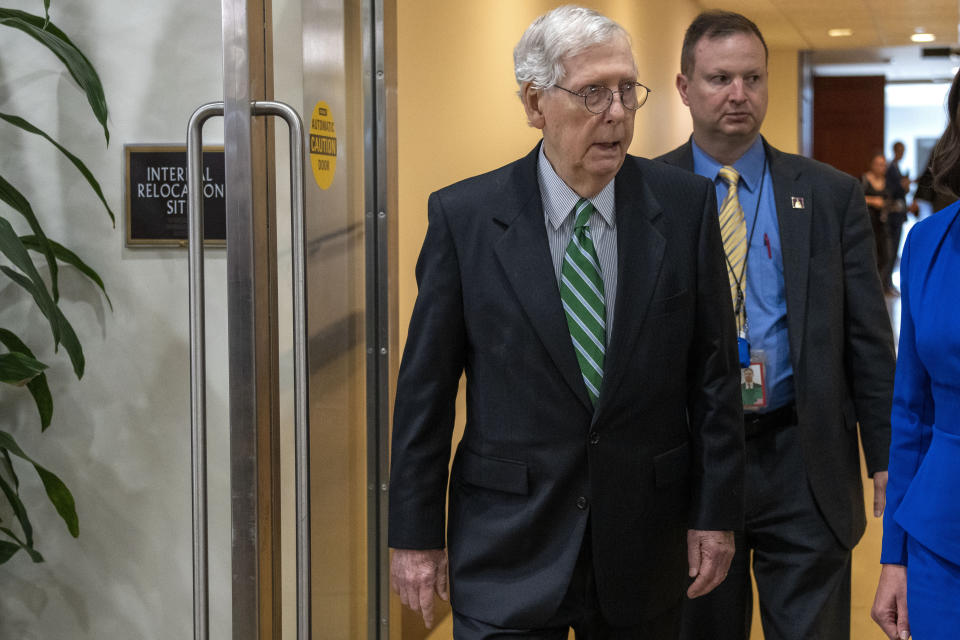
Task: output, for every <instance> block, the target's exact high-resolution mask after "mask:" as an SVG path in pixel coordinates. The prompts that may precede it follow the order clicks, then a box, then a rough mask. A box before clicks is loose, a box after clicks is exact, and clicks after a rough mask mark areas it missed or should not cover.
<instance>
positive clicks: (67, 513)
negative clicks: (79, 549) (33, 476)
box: [34, 464, 80, 538]
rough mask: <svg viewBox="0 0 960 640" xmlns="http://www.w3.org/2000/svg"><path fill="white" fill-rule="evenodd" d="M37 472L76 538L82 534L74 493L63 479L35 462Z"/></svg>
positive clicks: (49, 496)
mask: <svg viewBox="0 0 960 640" xmlns="http://www.w3.org/2000/svg"><path fill="white" fill-rule="evenodd" d="M34 467H36V469H37V473H38V474H39V475H40V481H41V482H43V488H44V489H46V490H47V497H48V498H50V502H52V503H53V506H54V507H55V508H56V510H57V513H59V514H60V517H61V518H63V521H64V522H65V523H66V524H67V530H68V531H70V535H72V536H73V537H74V538H76V537H77V536H79V535H80V521H79V519H78V518H77V505H76V503H75V502H74V500H73V494H72V493H70V489H67V485H65V484H64V483H63V480H61V479H60V478H58V477H57V476H56V475H54V474H53V473H52V472H51V471H48V470H47V469H44V468H43V467H41V466H40V465H37V464H35V465H34Z"/></svg>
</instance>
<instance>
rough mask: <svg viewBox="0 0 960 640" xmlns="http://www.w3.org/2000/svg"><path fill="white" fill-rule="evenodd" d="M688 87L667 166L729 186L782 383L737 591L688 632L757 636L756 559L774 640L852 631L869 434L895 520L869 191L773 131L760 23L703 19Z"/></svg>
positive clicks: (766, 433) (769, 420)
mask: <svg viewBox="0 0 960 640" xmlns="http://www.w3.org/2000/svg"><path fill="white" fill-rule="evenodd" d="M677 89H678V90H679V92H680V97H681V98H682V100H683V102H684V104H686V105H687V106H688V107H689V108H690V114H691V116H692V117H693V136H692V139H691V140H689V141H688V142H687V143H686V144H684V145H682V146H681V147H679V148H678V149H676V150H674V151H672V152H670V153H669V154H667V155H665V156H663V157H662V158H660V159H661V160H663V161H665V162H667V163H669V164H672V165H676V166H679V167H682V168H684V169H688V170H690V171H694V172H696V173H698V174H700V175H702V176H705V177H707V178H710V179H711V180H714V183H715V185H716V190H717V193H718V195H719V196H720V198H721V205H720V225H721V233H722V235H723V238H724V247H725V252H726V254H727V266H728V282H729V285H730V292H731V299H732V300H733V301H734V302H735V317H736V321H737V325H738V330H739V336H740V343H741V344H740V346H741V351H742V357H743V360H744V361H745V362H746V363H748V364H749V363H757V362H763V363H764V364H765V366H764V371H765V375H764V385H765V387H766V389H765V391H766V393H765V394H764V396H765V397H766V406H765V407H763V408H762V409H761V410H759V411H747V412H745V415H744V423H745V432H746V445H747V448H746V453H747V459H746V460H747V472H746V483H745V486H746V489H745V492H746V514H747V516H746V530H745V532H744V533H743V534H738V536H737V553H736V557H735V558H734V561H733V564H732V566H731V569H730V575H729V577H728V578H727V580H726V581H725V582H724V584H722V585H721V586H720V588H718V589H717V590H716V591H714V592H713V593H711V594H710V595H709V596H706V597H705V598H701V599H699V600H697V601H691V602H688V603H686V605H685V610H684V615H683V627H684V629H683V638H685V639H691V638H704V639H707V638H709V639H710V640H726V639H731V640H733V639H737V640H745V639H746V638H748V637H749V635H750V617H751V616H750V609H751V605H752V599H751V589H750V568H749V567H748V562H749V559H750V552H751V551H752V552H753V574H754V577H755V578H756V581H757V589H758V591H759V595H760V614H761V620H762V623H763V631H764V637H765V638H767V640H774V639H777V640H780V639H786V638H794V639H796V640H809V639H811V638H818V639H820V640H824V639H840V638H849V635H850V632H849V627H850V559H851V549H852V548H853V546H854V545H855V544H856V543H857V541H858V540H859V539H860V536H861V535H862V534H863V531H864V528H865V526H866V519H865V517H864V500H863V489H862V484H861V478H860V461H859V451H858V446H857V425H858V423H859V426H860V440H861V441H862V443H863V451H864V457H865V458H866V464H867V470H868V472H869V473H870V475H871V476H873V480H874V509H873V510H874V515H876V516H878V517H879V516H880V514H881V512H882V511H883V506H884V492H885V487H886V478H887V473H886V468H887V452H888V447H889V443H890V405H891V392H892V387H893V369H894V355H893V341H892V336H891V331H890V323H889V320H888V319H887V314H886V308H885V306H884V301H883V292H882V289H881V286H880V279H879V278H878V276H877V271H876V268H875V266H874V265H875V264H876V258H875V255H874V241H873V234H872V232H871V228H870V220H869V218H868V216H867V211H866V208H865V204H864V196H863V192H862V190H861V189H860V186H859V184H858V183H857V181H856V180H854V179H853V178H851V177H849V176H847V175H845V174H842V173H840V172H839V171H836V170H834V169H832V168H831V167H829V166H827V165H824V164H821V163H819V162H815V161H813V160H809V159H807V158H803V157H800V156H796V155H792V154H787V153H782V152H780V151H777V150H776V149H774V148H773V147H771V146H770V145H769V144H767V143H766V141H765V140H764V139H763V138H762V137H761V136H760V135H759V131H760V125H761V123H762V122H763V117H764V115H765V113H766V107H767V49H766V44H765V43H764V41H763V36H762V35H761V34H760V31H759V30H758V29H757V27H756V25H755V24H754V23H753V22H751V21H750V20H748V19H747V18H745V17H743V16H741V15H739V14H735V13H729V12H725V11H709V12H705V13H703V14H701V15H700V16H698V17H697V18H696V19H695V20H694V21H693V23H691V25H690V27H689V28H688V30H687V33H686V37H685V39H684V42H683V50H682V54H681V72H680V74H679V75H678V76H677Z"/></svg>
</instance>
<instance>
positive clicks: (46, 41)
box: [0, 0, 116, 564]
mask: <svg viewBox="0 0 960 640" xmlns="http://www.w3.org/2000/svg"><path fill="white" fill-rule="evenodd" d="M43 5H44V14H43V15H34V14H31V13H27V12H24V11H18V10H15V9H6V8H3V7H0V28H2V30H3V31H6V32H7V33H9V32H10V30H11V29H12V30H15V31H19V32H20V37H14V36H12V35H11V36H7V37H5V38H4V39H3V40H2V41H0V42H2V43H3V45H2V46H0V50H2V47H3V46H11V47H12V46H20V45H21V44H22V42H23V40H24V37H25V36H26V37H29V38H32V39H33V40H34V41H36V43H37V44H39V45H41V46H43V47H46V48H47V49H49V50H50V51H51V52H52V53H53V54H54V55H55V56H56V57H57V58H58V59H59V60H60V61H61V62H62V63H63V65H64V67H65V68H66V69H67V71H68V72H69V74H70V76H71V77H72V78H73V80H74V81H75V82H76V84H77V85H78V87H79V89H80V90H81V91H83V92H84V93H85V94H86V97H87V101H88V102H89V103H90V108H91V111H92V113H93V116H94V117H95V118H96V120H97V122H98V123H99V124H100V126H101V127H102V128H103V134H104V137H105V138H106V142H107V144H109V142H110V133H109V130H108V128H107V104H106V100H105V98H104V93H103V87H102V85H101V83H100V79H99V77H98V76H97V73H96V71H95V70H94V68H93V66H92V65H91V64H90V61H89V60H88V59H87V58H86V56H84V54H83V53H82V52H81V51H80V50H79V49H78V48H77V47H76V46H75V45H74V44H73V43H72V42H71V41H70V38H68V37H67V35H66V34H65V33H64V32H63V31H61V30H60V29H58V28H57V27H56V26H55V25H54V24H53V23H52V22H51V21H50V14H49V10H50V0H44V2H43ZM3 129H8V130H9V131H15V132H17V133H18V134H19V132H26V133H28V134H30V136H27V137H28V138H31V139H35V140H36V143H37V144H51V145H53V146H54V147H55V148H56V149H57V150H59V151H60V153H62V154H63V155H64V156H65V157H66V158H68V159H69V160H70V162H71V163H72V164H73V165H74V167H76V169H77V170H78V171H79V172H80V173H81V174H82V175H83V176H84V178H85V179H86V181H87V183H88V184H89V185H90V188H91V189H92V190H93V192H94V194H95V195H96V197H97V198H98V199H99V200H100V202H101V204H102V206H103V207H104V208H105V209H106V212H107V214H108V215H109V216H110V219H111V221H113V224H114V226H116V221H115V218H114V215H113V211H111V209H110V206H109V205H108V204H107V201H106V199H105V198H104V195H103V192H102V191H101V189H100V185H99V183H98V182H97V180H96V179H95V178H94V176H93V174H92V173H91V172H90V170H89V169H88V168H87V166H86V165H85V164H84V163H83V162H82V161H81V160H80V159H79V158H78V157H77V156H75V155H74V154H73V153H71V152H70V151H68V150H67V149H66V148H65V147H63V146H62V145H61V144H60V143H58V142H57V141H56V140H55V139H54V138H53V137H51V136H50V135H48V134H47V133H46V132H45V131H44V130H43V129H41V128H40V127H39V126H37V125H35V124H34V123H32V122H30V121H29V120H27V119H26V118H24V117H22V116H21V115H18V114H14V113H5V112H3V111H0V136H2V135H3V134H4V132H3ZM17 130H19V131H17ZM35 189H36V185H29V184H19V185H14V184H12V183H11V182H10V181H8V180H7V179H6V177H5V176H3V174H2V172H0V285H9V284H10V282H12V283H13V284H14V285H16V287H14V289H16V290H17V291H18V292H19V294H22V295H23V296H24V297H26V298H30V299H32V300H33V306H32V309H33V312H31V313H28V314H23V313H18V314H17V315H16V316H14V314H12V313H11V312H10V309H9V305H8V307H7V309H6V310H5V309H0V383H2V384H3V385H5V386H7V387H6V388H7V391H4V393H16V392H20V391H19V390H12V391H11V390H10V389H9V386H10V385H12V386H13V387H22V388H23V391H22V392H23V393H29V394H30V395H31V396H32V397H33V400H34V403H35V404H36V408H37V413H38V415H39V420H38V423H39V427H40V429H41V430H44V431H45V430H46V429H47V427H49V426H50V424H51V420H52V417H53V398H52V396H51V393H50V388H49V386H48V384H47V376H46V374H45V373H44V370H45V369H47V368H48V367H47V365H46V364H44V363H43V362H42V361H41V360H40V359H38V357H37V356H36V355H35V354H34V351H33V350H32V349H31V348H30V347H29V346H28V345H27V344H26V341H25V340H23V339H21V337H20V335H21V334H23V333H24V331H23V329H24V328H25V327H27V326H29V325H31V324H32V323H35V322H37V321H38V320H40V319H41V318H42V319H43V320H44V321H45V323H46V324H47V325H49V328H50V333H49V337H48V339H47V340H46V341H45V343H44V344H42V345H36V344H35V345H33V347H34V349H37V350H38V351H40V350H41V348H42V349H43V351H40V352H41V353H46V352H48V351H49V347H50V346H51V343H52V347H53V351H54V352H57V351H59V348H60V347H61V346H62V347H63V350H64V351H65V352H66V353H67V356H68V357H69V359H70V362H71V365H72V368H73V372H74V373H75V375H76V376H77V378H78V379H79V378H80V377H82V376H83V370H84V364H85V363H84V356H83V348H82V347H81V345H80V341H79V339H78V338H77V334H76V332H75V331H74V329H73V327H72V326H71V324H70V322H69V320H68V319H67V317H66V316H65V315H64V313H63V311H62V310H61V308H60V304H59V301H60V292H59V287H58V274H59V269H60V266H61V265H67V266H68V267H70V268H75V269H77V270H78V271H79V272H80V273H82V274H83V275H84V276H85V277H86V278H87V279H89V281H90V282H92V283H93V284H94V285H95V286H97V287H99V289H100V290H101V291H102V292H103V295H104V296H105V297H106V300H107V303H108V304H110V298H109V297H107V294H106V290H105V288H104V285H103V281H102V280H101V278H100V276H99V275H98V274H97V273H96V272H95V271H94V270H93V269H91V268H90V267H89V266H88V265H87V264H86V263H85V262H84V261H83V260H82V259H81V258H80V257H79V256H77V255H76V254H75V253H74V252H72V251H71V250H70V249H68V248H67V247H66V246H64V245H63V244H61V243H60V242H58V241H56V240H55V239H53V238H50V237H49V236H48V235H47V234H46V233H44V230H43V226H42V225H41V224H40V217H39V216H38V215H37V213H36V212H35V211H34V209H33V207H32V206H31V204H30V201H29V198H28V196H29V194H30V193H31V191H32V190H35ZM11 220H17V224H18V226H20V227H21V228H23V227H29V230H30V233H27V234H18V233H17V231H16V228H15V226H14V224H12V223H11ZM19 294H18V295H19ZM111 307H112V305H111ZM12 413H13V412H9V411H7V412H4V411H0V493H2V497H0V505H2V504H3V502H4V501H6V503H7V504H8V506H9V509H8V510H7V509H0V513H3V512H4V511H8V512H10V513H12V514H13V518H14V520H15V522H4V521H3V520H0V564H2V563H4V562H6V561H8V560H9V559H10V558H11V557H13V556H14V555H15V554H16V553H17V552H18V551H20V550H21V549H22V550H24V551H25V552H26V553H27V554H28V555H29V556H30V558H32V559H33V561H34V562H42V561H43V556H42V555H41V554H40V553H39V551H37V548H36V545H35V536H34V530H33V526H32V525H31V523H30V518H29V515H28V510H27V506H28V505H26V504H25V503H24V502H23V500H22V499H21V494H20V476H19V474H18V471H19V472H22V471H23V469H29V468H30V467H31V466H32V467H33V469H34V470H35V471H36V473H37V475H38V476H39V480H40V482H41V483H42V484H43V487H44V489H45V491H46V495H47V496H48V497H49V499H50V502H51V503H52V504H53V506H54V507H55V508H56V510H57V513H58V514H60V517H61V518H62V519H63V521H64V523H65V524H66V526H67V529H68V530H69V532H70V534H71V535H73V536H74V537H76V536H77V535H79V520H78V518H77V512H76V506H75V504H74V500H73V496H72V494H71V493H70V490H69V489H68V488H67V486H66V485H65V484H64V483H63V481H62V480H60V478H59V477H57V475H56V474H54V473H53V472H52V471H50V470H49V469H47V468H45V467H44V466H43V465H42V464H40V462H38V461H37V460H36V459H35V458H34V457H32V456H31V455H29V454H28V453H27V452H26V451H24V450H23V449H22V448H21V447H20V446H19V445H18V444H17V441H16V439H15V437H14V432H15V431H16V429H18V428H21V429H22V428H34V426H33V425H28V424H12V420H13V418H12V416H11V414H12Z"/></svg>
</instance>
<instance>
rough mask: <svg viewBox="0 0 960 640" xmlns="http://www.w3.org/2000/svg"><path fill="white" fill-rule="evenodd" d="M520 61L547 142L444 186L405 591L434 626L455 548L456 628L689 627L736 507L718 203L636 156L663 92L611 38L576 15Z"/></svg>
mask: <svg viewBox="0 0 960 640" xmlns="http://www.w3.org/2000/svg"><path fill="white" fill-rule="evenodd" d="M514 59H515V63H516V65H515V66H516V76H517V81H518V84H519V86H520V92H519V93H520V97H521V99H522V102H523V106H524V108H525V111H526V117H527V120H528V122H529V124H530V125H531V126H533V127H536V128H537V129H540V130H541V131H542V132H543V141H542V142H541V143H540V144H538V145H537V147H536V148H534V149H533V150H532V151H531V152H530V153H529V154H528V155H527V156H526V157H525V158H522V159H520V160H517V161H516V162H513V163H511V164H509V165H507V166H505V167H502V168H500V169H497V170H495V171H492V172H490V173H487V174H484V175H481V176H477V177H474V178H471V179H469V180H465V181H463V182H460V183H458V184H455V185H453V186H450V187H447V188H445V189H442V190H440V191H438V192H436V193H434V194H433V195H431V196H430V201H429V206H428V214H429V226H428V229H427V235H426V238H425V240H424V244H423V249H422V251H421V254H420V259H419V262H418V264H417V279H418V284H419V293H418V296H417V301H416V305H415V307H414V311H413V316H412V318H411V323H410V332H409V336H408V338H407V343H406V348H405V352H404V355H403V362H402V365H401V368H400V376H399V380H398V382H397V402H396V409H395V415H394V429H393V455H392V471H391V482H390V536H389V538H390V546H391V547H393V548H394V551H393V557H392V563H391V577H392V582H393V586H394V588H395V589H396V590H397V591H398V592H399V593H400V596H401V599H402V600H403V601H404V603H405V604H407V605H409V606H411V607H412V608H413V609H415V610H420V611H421V612H422V613H423V616H424V620H425V622H426V623H427V624H428V625H429V624H430V623H431V622H432V618H433V595H434V592H435V591H436V592H438V593H439V594H440V595H441V596H445V595H446V592H447V585H446V573H447V556H448V554H447V551H446V550H445V547H446V548H447V549H448V550H449V576H450V578H449V579H450V590H451V604H452V607H453V612H454V635H455V637H457V638H458V639H474V638H494V637H496V638H502V637H506V636H509V637H510V638H563V639H565V638H566V637H567V632H568V630H569V628H570V627H572V628H574V629H575V630H576V631H577V633H578V636H581V635H584V636H585V637H590V638H640V637H643V638H657V639H659V638H675V637H676V635H677V633H678V632H679V610H680V605H681V602H682V599H683V595H684V590H685V589H688V587H689V589H688V591H687V593H688V594H689V595H691V596H697V595H700V594H703V593H705V592H707V591H709V590H711V589H712V588H713V587H715V586H716V585H717V584H718V583H719V582H720V581H721V580H722V579H723V577H724V576H725V574H726V571H727V566H728V563H729V559H730V557H732V554H733V533H732V531H733V530H734V529H737V528H740V527H741V526H742V518H743V504H742V481H743V477H742V471H743V466H742V465H743V431H742V429H743V426H742V418H741V409H740V405H739V397H740V394H739V375H738V368H737V364H736V349H735V341H734V340H735V335H734V328H733V315H732V310H731V306H730V299H729V296H728V295H727V292H726V275H725V271H724V267H723V250H722V246H721V243H720V236H719V225H718V224H717V213H716V196H715V195H714V189H713V187H712V185H711V184H710V183H709V181H707V180H704V179H703V178H701V177H698V176H694V175H693V174H690V173H688V172H685V171H681V170H679V169H676V168H674V167H668V166H666V165H664V164H662V163H655V162H652V161H649V160H642V159H639V158H634V157H630V156H627V155H626V151H627V147H628V146H629V144H630V141H631V139H632V137H633V123H634V115H635V111H636V110H637V109H638V108H639V107H640V106H641V105H642V104H643V101H644V99H645V98H646V95H647V89H646V88H645V87H644V86H643V85H641V84H639V83H638V82H637V71H636V65H635V63H634V59H633V55H632V52H631V48H630V42H629V38H628V36H627V34H626V33H625V32H624V30H623V29H622V28H621V27H620V26H619V25H617V24H616V23H614V22H612V21H610V20H609V19H607V18H605V17H603V16H601V15H599V14H597V13H596V12H594V11H590V10H587V9H582V8H578V7H562V8H559V9H556V10H554V11H551V12H550V13H548V14H546V15H544V16H542V17H540V18H539V19H537V20H536V21H535V22H534V23H533V24H532V25H531V26H530V27H529V28H528V29H527V31H526V32H525V34H524V35H523V38H522V39H521V41H520V43H519V44H518V45H517V47H516V49H515V52H514ZM463 372H465V373H466V385H467V391H466V393H467V416H466V427H465V431H464V435H463V440H462V441H461V442H460V444H459V446H458V448H457V454H456V458H455V460H454V463H453V468H452V471H451V473H450V480H449V484H450V500H449V517H448V518H447V519H445V506H446V500H445V499H446V494H447V480H448V478H447V463H448V459H449V454H450V447H451V433H452V430H453V423H454V404H455V402H454V400H455V397H456V394H457V387H458V381H459V379H460V376H461V374H462V373H463ZM691 578H694V579H693V580H691ZM691 582H692V584H691Z"/></svg>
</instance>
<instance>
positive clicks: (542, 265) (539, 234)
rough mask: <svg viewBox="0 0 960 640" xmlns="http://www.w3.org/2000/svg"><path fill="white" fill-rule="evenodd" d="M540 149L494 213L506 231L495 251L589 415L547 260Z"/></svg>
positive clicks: (520, 170)
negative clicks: (540, 179)
mask: <svg viewBox="0 0 960 640" xmlns="http://www.w3.org/2000/svg"><path fill="white" fill-rule="evenodd" d="M539 149H540V147H539V146H537V148H536V149H534V150H533V152H531V153H530V154H529V155H527V157H526V158H524V159H523V160H521V161H520V162H519V163H517V165H516V168H515V171H514V175H513V179H512V181H511V182H512V184H511V185H508V188H510V187H512V193H510V194H509V197H508V198H506V202H507V206H503V207H499V208H498V209H497V211H496V212H495V213H494V216H493V218H494V221H495V223H496V224H498V225H500V226H502V227H504V231H503V235H502V236H501V237H500V239H499V240H497V241H496V242H495V243H494V252H495V253H496V255H497V258H498V259H499V261H500V264H501V265H502V266H503V270H504V273H505V274H506V276H507V279H508V280H509V281H510V285H511V286H512V287H513V290H514V292H515V293H516V294H517V298H518V299H519V300H520V305H521V306H522V307H523V310H524V312H525V313H526V315H527V317H528V318H529V319H530V323H531V324H532V325H533V329H534V331H536V333H537V335H538V336H539V337H540V341H541V342H542V343H543V346H544V347H545V348H546V350H547V352H548V353H549V354H550V357H551V359H552V360H553V362H554V364H556V366H557V368H558V369H559V370H560V373H561V374H562V375H563V378H564V380H566V382H567V384H568V385H569V386H570V388H571V390H573V392H574V393H575V394H576V395H577V397H578V398H580V401H581V402H583V403H584V405H585V406H586V407H587V408H588V409H589V410H590V411H592V410H593V404H592V403H591V402H590V396H589V395H587V388H586V386H585V385H584V383H583V377H582V375H581V373H580V364H579V363H578V362H577V356H576V354H575V353H574V350H573V344H572V342H571V341H570V330H569V329H568V328H567V318H566V315H565V314H564V311H563V305H562V303H561V301H560V290H559V288H558V287H557V277H556V272H555V271H554V268H553V260H552V258H551V257H550V244H549V243H548V242H547V234H546V231H545V227H544V225H545V224H546V223H545V221H544V217H543V205H542V204H541V201H540V186H539V183H538V182H537V154H538V153H539Z"/></svg>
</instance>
